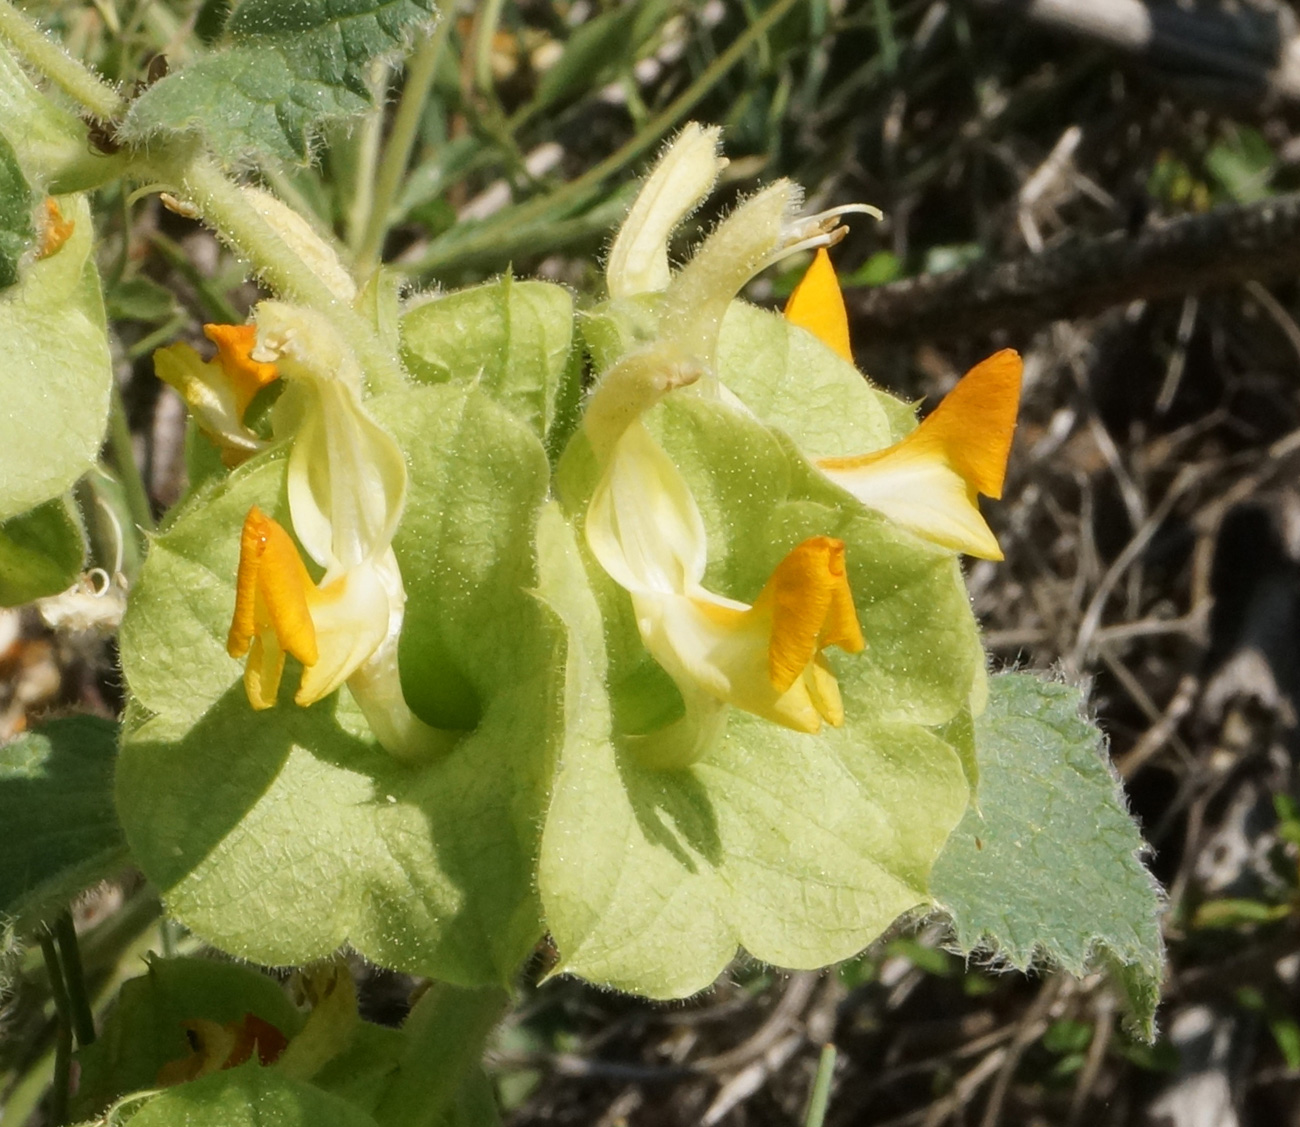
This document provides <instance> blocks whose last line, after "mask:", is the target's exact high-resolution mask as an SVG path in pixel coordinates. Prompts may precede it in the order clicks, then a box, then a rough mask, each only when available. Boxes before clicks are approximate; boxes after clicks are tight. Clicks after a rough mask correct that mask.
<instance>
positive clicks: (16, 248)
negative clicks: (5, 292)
mask: <svg viewBox="0 0 1300 1127" xmlns="http://www.w3.org/2000/svg"><path fill="white" fill-rule="evenodd" d="M35 237H36V231H35V229H34V228H33V226H32V189H31V187H30V186H29V185H28V183H27V178H26V177H25V176H24V175H23V170H22V168H21V167H20V166H19V164H18V154H17V153H15V152H14V150H13V146H12V145H10V144H9V142H8V141H6V140H5V139H4V136H3V135H0V289H7V288H8V287H9V286H12V285H13V284H14V283H15V282H16V281H18V260H19V259H21V258H22V256H23V255H24V254H26V253H27V249H28V247H30V246H31V245H32V240H33V239H34V238H35Z"/></svg>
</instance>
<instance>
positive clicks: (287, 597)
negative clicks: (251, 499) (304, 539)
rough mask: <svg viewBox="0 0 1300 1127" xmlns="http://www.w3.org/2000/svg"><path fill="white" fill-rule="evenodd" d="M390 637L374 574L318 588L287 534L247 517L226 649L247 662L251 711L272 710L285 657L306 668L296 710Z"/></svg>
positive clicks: (260, 516) (263, 519)
mask: <svg viewBox="0 0 1300 1127" xmlns="http://www.w3.org/2000/svg"><path fill="white" fill-rule="evenodd" d="M387 632H388V596H387V594H386V592H385V590H384V585H383V583H382V582H381V580H380V578H379V576H378V575H377V574H376V572H375V569H374V568H373V567H357V568H353V569H351V570H350V571H348V572H347V573H346V574H345V575H342V576H340V577H339V578H337V579H334V580H331V581H330V582H328V583H322V584H321V585H320V586H317V585H316V584H315V583H314V582H313V581H312V578H311V576H310V575H309V574H308V573H307V568H306V567H305V566H304V565H303V562H302V558H301V557H300V556H299V555H298V549H297V547H296V546H295V545H294V543H293V540H292V539H291V538H290V536H289V534H288V533H287V532H286V531H285V530H284V529H283V528H282V527H281V526H280V525H279V524H278V523H277V522H276V521H274V520H272V519H271V518H270V517H268V516H267V515H266V514H265V513H263V512H262V511H261V509H259V508H257V507H256V506H254V507H253V508H252V509H250V510H249V513H248V516H247V518H245V520H244V530H243V533H242V535H241V537H240V545H239V573H238V577H237V579H236V582H235V614H234V618H233V619H232V621H231V623H230V634H229V637H228V638H227V641H226V649H227V651H228V652H229V653H230V656H231V657H234V658H242V657H245V656H247V658H248V661H247V664H246V665H245V668H244V688H245V691H246V692H247V693H248V700H249V703H250V704H252V706H253V707H254V708H256V709H264V708H270V707H271V706H272V705H274V704H275V699H276V696H277V694H278V693H279V690H280V679H281V676H282V674H283V672H284V659H285V654H292V655H293V656H294V657H296V658H297V659H298V660H299V661H300V662H301V663H302V666H303V672H302V681H301V683H300V684H299V687H298V692H297V693H296V694H295V696H294V702H295V703H296V704H300V705H304V706H305V705H309V704H314V703H315V702H316V701H318V700H320V699H321V698H322V697H326V696H328V695H329V694H330V693H332V692H333V691H334V690H335V689H337V688H338V687H339V686H340V685H341V684H343V682H344V681H346V680H347V679H348V677H350V676H351V675H352V674H353V673H354V672H355V671H356V670H357V668H358V667H359V666H360V665H361V664H362V663H363V662H364V661H366V659H367V658H369V657H370V655H371V654H372V653H374V651H375V650H376V649H377V648H378V647H379V645H380V643H381V642H382V641H383V640H384V636H385V635H386V634H387Z"/></svg>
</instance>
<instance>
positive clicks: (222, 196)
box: [142, 149, 406, 392]
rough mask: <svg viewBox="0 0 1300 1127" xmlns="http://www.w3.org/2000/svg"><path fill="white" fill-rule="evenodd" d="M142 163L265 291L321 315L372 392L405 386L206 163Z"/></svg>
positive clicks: (357, 323) (358, 322)
mask: <svg viewBox="0 0 1300 1127" xmlns="http://www.w3.org/2000/svg"><path fill="white" fill-rule="evenodd" d="M142 163H144V164H145V165H146V167H147V168H148V171H149V174H150V175H152V176H154V177H156V178H157V179H159V180H161V181H165V182H167V183H170V184H173V185H175V186H176V187H177V188H179V189H180V191H181V192H182V193H183V194H184V196H185V197H186V198H187V199H188V200H189V202H191V203H192V204H193V205H194V206H195V207H196V208H197V209H198V212H199V215H200V216H201V217H202V218H203V220H204V222H206V223H207V224H208V225H209V226H211V227H212V228H213V229H214V230H215V231H216V232H217V234H218V235H220V236H221V238H222V239H224V240H225V241H226V243H228V244H229V245H230V246H231V247H232V248H233V249H234V250H235V252H236V253H238V254H239V255H241V256H242V257H243V258H245V259H246V260H247V261H248V263H249V265H250V266H251V267H252V269H253V271H254V273H256V274H257V276H258V277H259V278H261V279H262V280H263V281H265V282H266V284H267V285H268V286H270V287H271V289H273V290H275V291H276V293H278V294H280V296H281V297H283V298H285V299H286V300H287V301H291V302H296V303H297V304H299V305H306V306H308V307H310V308H312V309H315V310H317V311H318V312H321V313H324V314H326V315H327V316H328V317H329V318H330V320H331V322H332V323H333V324H334V327H335V328H336V329H338V331H339V334H340V335H341V336H342V337H343V338H344V340H346V341H347V343H348V344H349V346H350V347H351V348H352V351H353V352H355V353H356V356H357V359H358V360H359V361H360V362H361V367H362V368H363V370H364V371H365V373H366V379H367V383H368V385H369V387H370V390H371V391H372V392H383V391H393V390H396V389H398V388H400V387H403V386H405V383H406V380H405V377H404V375H403V374H402V369H401V365H400V364H399V363H398V360H397V358H396V357H395V356H394V355H393V354H392V353H391V352H390V351H389V350H388V349H387V348H386V347H385V346H384V344H383V342H382V341H381V340H380V339H379V335H378V334H377V333H376V332H375V330H374V329H373V328H372V327H371V326H370V325H369V324H368V323H367V322H366V321H365V319H364V318H363V317H362V316H361V315H360V314H359V313H357V311H356V310H355V309H353V308H352V306H351V305H349V304H348V303H347V302H346V301H343V300H342V299H341V298H339V297H338V296H337V295H336V294H335V293H334V292H333V291H332V290H331V289H330V288H329V287H328V286H327V285H326V284H325V283H324V282H323V281H322V280H321V279H320V277H319V276H318V275H317V274H316V273H315V272H314V271H312V269H311V268H310V267H309V266H308V265H307V264H306V263H305V262H303V260H302V259H301V258H299V257H298V255H297V254H296V253H295V252H294V251H293V250H292V248H291V247H290V246H289V245H288V244H287V243H286V242H285V241H284V239H283V238H281V237H280V235H279V233H278V232H277V231H276V230H275V229H274V228H272V227H271V225H270V224H269V223H267V221H266V220H265V219H263V218H262V216H261V215H260V214H259V213H258V211H257V209H256V208H255V207H253V205H252V204H251V203H250V202H249V200H248V198H247V197H246V196H245V195H244V194H243V192H242V191H241V190H240V188H239V186H238V185H237V184H235V183H234V182H233V181H231V180H229V179H228V178H227V177H226V175H225V174H224V173H223V172H222V171H221V170H220V169H219V168H218V167H217V166H216V164H215V163H213V161H212V160H211V159H210V158H208V157H206V156H204V155H202V154H199V153H196V152H194V151H193V150H192V149H191V150H189V151H186V150H182V149H176V150H171V151H163V152H160V153H158V154H157V155H154V154H150V156H149V157H148V158H147V159H146V160H143V161H142Z"/></svg>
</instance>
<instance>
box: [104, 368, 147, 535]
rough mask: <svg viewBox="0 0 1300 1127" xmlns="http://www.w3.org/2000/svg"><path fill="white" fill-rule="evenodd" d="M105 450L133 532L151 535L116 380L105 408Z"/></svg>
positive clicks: (142, 486) (144, 497)
mask: <svg viewBox="0 0 1300 1127" xmlns="http://www.w3.org/2000/svg"><path fill="white" fill-rule="evenodd" d="M108 447H109V449H110V450H111V451H112V453H113V467H114V468H115V469H116V470H117V477H118V480H119V481H120V482H121V483H122V491H123V492H124V493H125V494H126V507H127V509H128V510H129V511H130V513H131V520H132V521H133V522H134V523H135V526H136V528H137V529H144V530H145V531H146V532H151V531H152V530H153V528H154V519H153V506H152V505H151V504H150V502H149V491H148V490H147V489H146V488H145V484H144V478H143V477H141V476H140V467H139V466H137V465H136V464H135V446H134V445H133V443H132V442H131V428H130V426H129V425H128V424H127V421H126V405H125V404H124V403H123V402H122V392H121V390H120V389H119V388H118V386H117V381H116V380H114V381H113V390H112V398H111V399H110V400H109V407H108ZM137 535H138V533H137Z"/></svg>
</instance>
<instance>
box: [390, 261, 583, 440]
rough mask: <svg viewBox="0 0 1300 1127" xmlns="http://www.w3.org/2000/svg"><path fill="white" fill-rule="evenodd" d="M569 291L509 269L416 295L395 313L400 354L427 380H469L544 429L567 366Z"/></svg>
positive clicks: (549, 421)
mask: <svg viewBox="0 0 1300 1127" xmlns="http://www.w3.org/2000/svg"><path fill="white" fill-rule="evenodd" d="M572 345H573V296H572V295H571V294H570V293H569V291H568V290H566V289H565V288H564V287H563V286H557V285H554V284H552V283H550V282H533V281H528V282H520V281H516V280H515V279H514V278H511V277H510V276H509V275H507V276H506V277H504V278H502V279H500V280H499V281H496V282H492V283H490V284H488V285H484V286H474V287H472V288H470V289H465V290H460V291H458V292H456V293H451V294H447V295H446V296H443V297H439V298H436V299H434V300H431V301H426V302H423V303H421V304H419V305H417V306H415V307H414V308H413V309H411V310H410V311H409V312H408V313H406V314H405V316H403V317H402V358H403V359H404V360H405V361H406V365H407V368H408V369H409V370H410V372H411V374H412V375H413V376H415V377H416V378H417V379H419V380H423V381H426V382H428V383H445V382H448V381H451V380H461V381H465V382H472V383H475V384H476V385H477V386H479V387H481V388H482V389H483V390H484V391H485V392H487V393H488V394H489V395H491V396H492V397H493V398H494V399H496V400H497V401H498V402H500V403H502V404H503V405H504V406H506V407H507V408H509V409H510V410H511V411H513V412H514V413H515V414H517V415H518V416H519V417H520V418H521V419H523V420H524V421H525V422H526V423H528V424H529V426H531V427H532V428H533V429H534V430H536V431H537V433H538V434H539V435H545V434H546V433H547V431H548V430H549V429H550V427H551V425H552V423H553V422H554V421H555V415H556V399H557V396H558V395H559V394H560V393H561V391H562V390H563V384H564V381H565V378H566V376H568V375H569V374H570V373H571V372H572V370H573V365H572V364H571V363H570V352H571V349H572Z"/></svg>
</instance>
